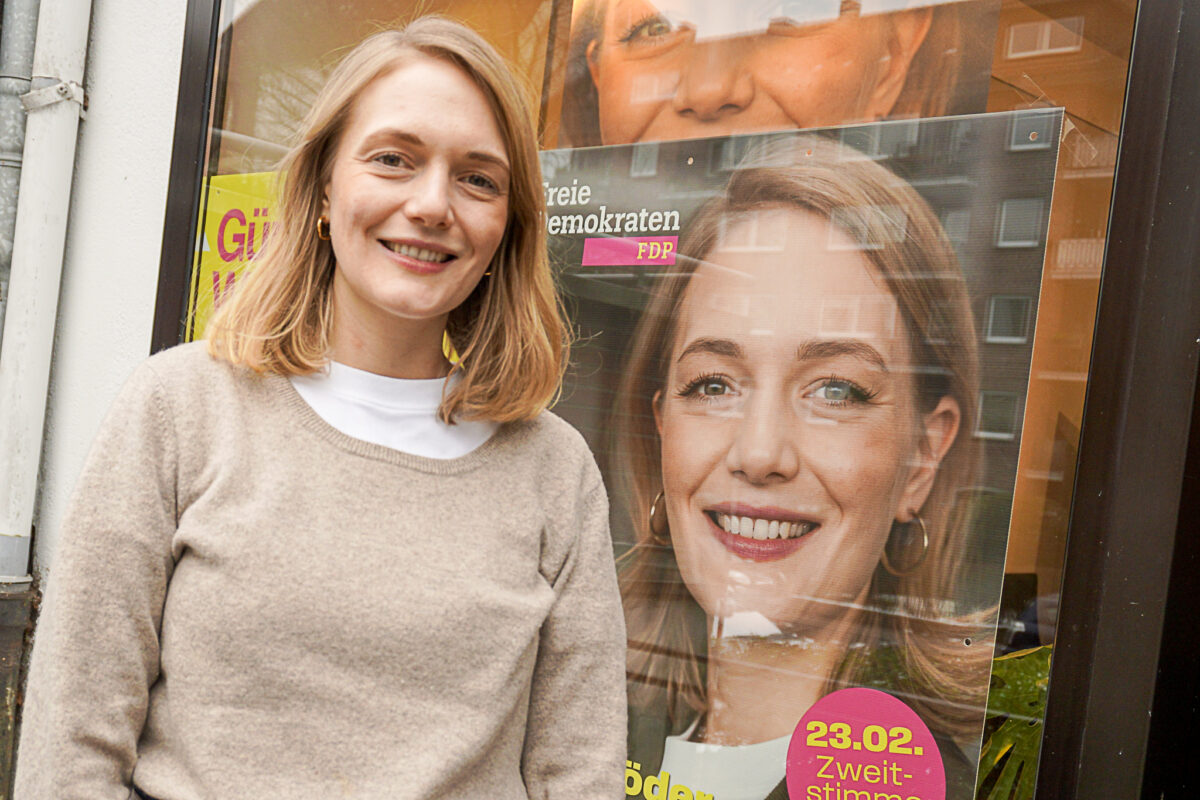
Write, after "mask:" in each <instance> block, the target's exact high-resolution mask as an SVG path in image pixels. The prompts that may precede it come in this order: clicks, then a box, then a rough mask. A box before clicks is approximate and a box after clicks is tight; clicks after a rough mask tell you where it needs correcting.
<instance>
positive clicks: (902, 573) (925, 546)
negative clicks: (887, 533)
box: [879, 511, 929, 578]
mask: <svg viewBox="0 0 1200 800" xmlns="http://www.w3.org/2000/svg"><path fill="white" fill-rule="evenodd" d="M914 522H915V523H916V524H917V527H918V528H920V529H921V554H920V555H919V556H917V560H916V561H914V562H913V563H912V564H907V565H905V566H904V567H903V568H902V569H897V568H896V567H895V566H894V565H893V564H892V560H891V559H890V558H888V552H887V544H884V546H883V552H882V553H881V554H880V556H879V562H880V563H881V564H883V568H884V569H886V570H887V571H888V574H889V575H894V576H896V577H897V578H907V577H908V576H909V575H912V574H913V573H914V572H916V571H917V570H918V569H920V568H921V565H922V564H924V563H925V556H927V555H929V529H928V528H927V527H925V520H923V519H921V515H920V514H918V513H917V512H915V511H914V512H913V518H912V519H911V520H910V521H909V522H906V523H904V527H906V528H910V527H911V526H912V524H913V523H914ZM888 538H889V541H890V540H891V537H888Z"/></svg>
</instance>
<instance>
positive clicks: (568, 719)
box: [16, 18, 625, 800]
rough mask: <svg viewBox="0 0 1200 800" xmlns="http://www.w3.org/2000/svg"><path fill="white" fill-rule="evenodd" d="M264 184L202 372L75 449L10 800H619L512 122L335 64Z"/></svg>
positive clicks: (461, 80) (572, 446)
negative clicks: (256, 220)
mask: <svg viewBox="0 0 1200 800" xmlns="http://www.w3.org/2000/svg"><path fill="white" fill-rule="evenodd" d="M281 174H282V176H283V177H282V186H281V199H280V203H281V209H282V215H281V216H282V220H281V223H280V225H279V227H278V228H277V229H276V232H275V235H274V238H273V239H272V240H271V243H270V247H269V249H268V250H267V251H266V252H264V253H263V254H262V256H261V257H260V258H259V259H258V260H257V261H256V264H255V267H254V271H253V274H252V275H250V276H249V277H248V279H247V280H246V281H245V284H244V286H242V287H241V288H240V289H239V292H238V294H237V295H236V296H235V297H233V298H232V299H231V300H230V301H229V302H228V303H227V304H226V305H225V306H224V307H223V308H222V309H221V312H220V314H219V316H218V317H217V318H216V319H215V321H214V323H213V325H212V328H211V338H210V339H209V341H208V342H207V344H204V343H199V344H195V345H187V346H183V347H179V348H175V349H173V350H170V351H167V352H165V353H162V354H159V355H157V356H155V357H153V358H151V359H150V360H149V361H148V362H147V363H146V364H144V365H143V366H142V367H141V368H140V369H139V370H138V371H137V372H136V373H135V374H134V376H133V378H132V379H131V380H130V382H129V383H128V385H127V386H126V387H125V389H124V391H123V392H122V394H121V396H120V398H119V399H118V401H117V403H116V406H115V408H114V409H113V411H112V412H111V414H110V416H109V418H108V419H107V421H106V422H105V424H104V427H103V429H102V431H101V433H100V435H99V437H98V440H97V442H96V444H95V446H94V448H93V451H92V453H91V456H90V458H89V460H88V463H87V466H86V468H85V470H84V472H83V475H82V477H81V479H80V483H79V487H78V489H77V493H76V496H75V499H74V503H73V506H72V509H71V511H70V513H69V514H68V517H67V520H66V522H65V527H66V529H65V531H64V534H63V542H62V545H61V547H60V549H59V551H58V553H57V555H56V560H55V563H54V569H53V572H52V574H51V576H50V578H49V588H48V591H47V596H46V601H45V606H44V610H43V613H42V618H41V621H40V625H39V630H38V632H37V639H36V643H35V647H34V653H33V663H32V674H31V677H30V681H29V690H28V698H27V703H26V709H25V716H24V730H23V736H22V741H21V752H20V761H19V764H18V772H17V784H16V785H17V789H16V792H17V797H20V798H26V799H27V800H34V798H39V799H43V798H56V800H59V799H62V800H66V799H67V798H88V800H101V799H104V800H108V799H109V798H111V800H126V798H128V797H130V796H131V795H130V793H131V791H132V792H134V793H135V794H136V796H137V797H140V798H154V799H155V800H200V798H238V797H246V798H251V797H252V798H256V800H268V799H269V798H281V799H282V798H289V800H293V799H294V798H300V797H311V798H316V797H348V798H382V797H386V798H478V797H489V798H514V799H515V798H519V799H520V800H525V799H526V798H559V797H561V798H582V797H590V798H602V797H603V798H610V797H613V796H616V795H617V793H618V792H619V789H620V784H621V777H622V770H621V761H622V758H623V755H624V753H623V748H624V713H625V712H624V707H625V705H624V704H625V697H624V686H623V663H622V656H621V651H622V642H623V631H622V624H621V614H620V608H619V598H618V594H617V585H616V579H615V573H614V569H613V565H612V550H611V543H610V539H609V535H608V528H607V519H608V512H607V500H606V496H605V490H604V486H603V484H602V483H601V480H600V476H599V473H598V471H597V469H596V467H595V464H594V462H593V460H592V457H591V455H590V454H589V452H588V450H587V448H586V446H585V445H584V443H583V440H582V438H581V437H580V436H579V435H578V434H577V433H576V432H575V431H574V430H572V429H571V428H569V427H568V426H567V425H566V424H565V423H563V422H562V421H560V420H559V419H557V418H556V417H554V416H553V415H551V414H550V413H549V412H547V411H546V410H545V408H546V406H547V405H548V404H549V403H550V402H551V400H552V399H553V398H554V396H555V393H556V391H557V388H558V386H559V380H560V376H561V372H562V369H563V365H564V363H565V359H566V355H567V338H568V337H567V333H566V329H565V327H564V323H563V319H562V316H561V312H560V307H559V304H558V301H557V299H556V296H555V294H554V290H553V286H552V282H551V277H550V273H549V269H548V266H547V261H546V256H545V246H544V245H545V242H544V232H543V226H542V224H541V221H540V215H541V214H542V202H543V201H542V192H541V189H540V182H541V179H540V177H539V170H538V162H537V151H536V145H535V142H534V134H533V129H532V127H531V114H530V109H529V107H528V105H527V103H526V100H525V99H524V96H523V94H522V92H521V91H520V89H519V88H518V85H517V84H516V82H515V80H514V78H513V77H512V75H511V73H510V72H509V71H508V69H507V67H506V66H505V65H504V63H503V61H502V60H501V58H500V57H499V56H498V55H497V54H496V53H495V52H494V50H493V49H492V48H491V47H490V46H489V45H487V44H486V43H485V42H484V41H483V40H482V39H481V38H480V37H478V36H477V35H476V34H474V33H472V32H471V31H469V30H468V29H466V28H464V27H462V26H460V25H457V24H455V23H452V22H449V21H446V20H444V19H439V18H423V19H421V20H418V21H416V22H414V23H412V24H411V25H409V26H408V27H406V28H405V29H403V30H399V31H390V32H384V33H380V34H378V35H376V36H373V37H371V38H370V39H368V40H366V41H365V42H364V43H362V44H361V45H360V46H359V47H358V48H357V49H355V50H354V51H353V52H352V53H350V54H349V55H348V56H347V57H346V58H345V60H344V61H343V62H342V63H341V65H340V66H339V67H338V68H337V69H336V70H335V71H334V73H333V75H332V77H331V78H330V80H329V83H328V85H327V86H326V87H325V88H324V90H323V91H322V92H321V94H320V95H319V97H318V98H317V100H316V102H315V104H314V106H313V108H312V111H311V113H310V114H309V116H308V118H307V120H306V121H305V123H304V125H303V129H302V131H301V133H300V135H299V138H298V142H297V144H296V146H295V147H294V149H293V150H292V151H291V153H290V154H289V155H288V157H287V158H286V159H285V161H284V163H283V164H282V165H281ZM447 353H449V354H450V357H448V356H447V355H446V354H447Z"/></svg>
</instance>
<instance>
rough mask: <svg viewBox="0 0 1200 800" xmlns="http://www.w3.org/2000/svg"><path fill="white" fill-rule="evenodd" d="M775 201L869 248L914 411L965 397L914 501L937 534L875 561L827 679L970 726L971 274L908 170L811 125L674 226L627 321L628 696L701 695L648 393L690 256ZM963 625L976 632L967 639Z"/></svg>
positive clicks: (685, 705)
mask: <svg viewBox="0 0 1200 800" xmlns="http://www.w3.org/2000/svg"><path fill="white" fill-rule="evenodd" d="M771 208H795V209H801V210H804V211H807V212H809V213H811V214H815V215H817V216H819V217H821V218H823V219H825V220H828V221H829V222H830V223H831V224H832V225H835V226H837V227H838V228H840V229H842V230H843V231H845V232H846V233H847V234H848V235H849V236H850V238H851V240H852V241H855V242H858V243H860V244H861V246H862V249H861V250H860V252H861V253H862V255H863V257H864V258H866V259H867V260H868V262H869V263H870V264H871V265H872V266H873V267H874V269H875V270H876V272H877V273H878V275H879V276H880V278H881V279H882V280H883V281H884V282H885V284H886V285H887V287H888V289H889V290H890V292H891V294H892V296H893V297H894V298H895V300H896V305H897V306H898V309H899V314H900V317H901V319H902V321H903V325H904V329H905V332H906V333H907V338H908V342H909V347H910V350H911V353H912V363H913V365H914V368H915V369H914V376H913V377H914V385H915V394H916V400H917V402H916V406H917V409H916V411H917V413H918V415H923V414H926V413H929V412H930V411H932V410H933V409H934V407H936V406H937V404H938V402H939V401H940V400H941V399H942V398H943V397H946V396H949V397H952V398H954V399H955V400H956V401H957V402H958V406H959V409H960V413H961V419H960V424H959V427H958V432H957V435H956V438H955V440H954V442H953V443H952V444H951V446H950V448H949V450H948V451H947V453H946V455H945V456H944V457H943V459H942V461H941V463H940V465H939V468H938V472H937V477H936V478H935V481H934V484H933V487H932V490H931V491H930V494H929V497H928V499H927V500H926V502H925V504H924V506H923V507H922V508H921V509H920V514H921V517H922V518H923V520H924V522H925V525H926V528H927V531H928V536H929V545H928V548H927V550H926V552H925V554H924V559H923V561H921V562H920V565H919V566H918V567H917V568H915V569H914V570H913V571H912V572H911V573H909V574H905V575H903V576H901V577H897V576H896V575H894V574H891V573H889V572H888V571H887V569H886V568H884V567H883V565H882V561H881V563H880V564H879V565H878V566H877V568H876V569H875V572H874V575H873V576H872V579H871V586H870V590H869V599H868V601H867V607H868V608H869V609H874V610H873V611H870V612H868V613H866V614H864V615H863V617H862V623H861V624H860V625H859V627H858V630H857V631H855V633H854V634H853V636H854V638H853V640H852V641H854V642H855V643H857V645H858V646H857V647H851V648H850V649H849V650H848V651H847V657H846V658H845V659H844V660H843V662H842V664H841V666H840V668H839V669H838V670H837V672H836V673H835V674H834V675H832V676H830V678H829V681H828V683H827V690H832V689H833V688H836V687H838V686H840V685H846V684H851V683H856V682H875V681H876V678H878V677H880V676H879V674H878V673H880V672H882V673H884V674H883V676H882V677H884V678H886V679H887V683H886V684H885V685H886V686H887V687H888V688H892V689H893V690H897V691H901V692H904V693H905V694H908V695H910V697H908V698H906V699H907V700H908V701H909V702H910V703H911V704H912V705H913V706H914V707H916V708H917V709H918V710H920V711H922V712H923V714H924V716H925V717H926V719H927V720H929V721H930V723H931V726H932V727H934V728H937V729H941V730H943V731H946V732H949V733H954V734H958V733H964V732H969V731H971V730H972V729H973V728H974V729H976V730H977V728H978V725H979V723H980V721H981V714H982V706H983V702H984V700H985V698H986V691H987V675H988V672H987V670H988V668H989V665H990V662H991V655H992V652H991V647H990V646H989V645H988V643H987V642H988V635H987V627H986V624H985V623H986V622H987V620H988V619H989V618H990V616H991V612H990V611H986V612H976V613H972V612H971V611H970V610H966V609H963V608H962V607H961V606H962V605H963V604H962V603H961V601H960V599H959V594H958V591H957V588H956V579H957V576H958V573H959V571H960V566H961V564H962V563H963V559H964V555H965V554H966V552H965V551H966V545H967V542H966V528H967V523H968V520H967V519H966V518H965V513H964V512H965V509H963V508H962V507H961V506H959V507H956V503H955V501H956V499H957V498H956V494H957V492H958V490H959V489H960V488H961V487H965V486H971V485H972V483H973V479H974V475H975V472H976V469H977V462H978V458H979V455H978V450H977V445H976V442H975V439H974V437H973V436H972V431H973V430H974V425H975V402H976V401H975V398H976V397H977V387H978V383H979V378H978V355H977V347H976V340H975V336H976V334H975V324H974V318H973V316H972V314H971V308H970V305H969V302H968V296H967V291H966V285H965V281H964V278H963V274H962V271H961V269H960V268H959V266H958V261H957V258H956V256H955V254H954V250H953V248H952V246H951V245H950V243H949V241H948V239H947V238H946V235H945V232H944V231H943V230H942V227H941V224H940V223H939V222H938V219H937V217H936V216H935V215H934V213H933V211H932V210H931V209H930V208H929V206H928V205H927V204H926V202H925V201H924V199H922V198H921V196H920V195H919V194H917V192H916V191H915V190H913V188H912V187H911V186H909V184H908V183H907V182H906V181H904V180H903V179H901V178H899V177H897V176H896V175H894V174H893V173H892V172H890V171H889V170H887V169H886V168H885V167H883V166H881V165H879V164H876V163H874V162H873V161H871V160H870V159H868V158H866V157H865V156H863V155H861V154H860V153H857V152H856V151H854V150H851V149H849V148H846V147H844V146H842V145H840V144H837V143H835V142H833V141H831V140H828V139H824V138H820V137H816V136H799V137H796V136H790V137H789V138H787V139H786V140H782V141H777V142H775V143H773V144H772V145H771V146H768V147H767V148H765V149H764V150H762V151H760V152H758V153H752V154H751V155H750V156H749V157H748V159H747V162H746V163H744V164H743V165H742V166H741V167H739V168H738V169H737V170H735V171H734V173H733V175H732V177H731V179H730V181H729V183H728V185H727V187H726V188H725V190H724V192H723V193H722V194H721V195H720V196H719V197H717V198H715V199H713V200H710V201H709V202H708V203H707V204H706V205H705V206H703V207H701V209H700V210H699V211H698V212H697V214H696V216H695V217H694V218H693V219H692V220H691V222H690V223H689V225H688V229H687V231H686V232H685V234H684V236H683V238H682V239H681V241H680V246H679V252H680V255H681V256H682V257H681V258H680V259H678V261H677V264H676V267H675V269H674V270H673V272H672V273H671V274H670V275H669V276H667V277H666V278H664V279H662V280H661V281H660V282H659V283H658V284H657V285H656V286H655V288H654V289H653V293H652V296H651V299H650V303H649V305H648V307H647V309H646V311H645V313H644V314H643V316H642V318H641V321H640V323H639V325H638V328H637V331H636V333H635V334H634V342H633V345H632V348H631V355H630V360H629V363H628V364H627V367H626V369H625V371H624V375H625V377H624V380H623V383H622V385H621V387H620V390H619V394H618V397H619V400H618V403H619V405H618V408H617V409H616V410H615V414H614V420H613V429H614V435H615V437H616V441H615V450H616V452H617V454H618V455H617V458H618V459H619V463H620V466H621V468H620V469H619V470H618V473H619V474H620V475H621V477H622V478H623V479H624V480H625V481H626V485H624V486H623V487H622V489H623V493H624V495H625V497H626V498H627V499H628V503H629V510H630V516H631V521H632V524H633V527H634V530H635V531H636V543H635V544H634V546H633V548H632V549H631V550H630V551H628V552H627V553H626V554H625V556H624V560H623V562H622V565H621V566H622V569H621V573H620V578H621V592H622V598H623V601H624V604H625V611H626V625H627V629H628V635H629V655H628V671H629V675H630V680H631V689H630V697H631V702H632V703H633V704H634V705H635V706H640V707H646V708H650V707H654V706H656V705H659V704H665V705H666V708H667V710H668V714H669V716H670V717H671V719H672V721H673V725H674V726H675V727H676V728H678V727H681V726H682V725H683V724H684V723H686V721H687V718H688V716H690V715H692V714H694V713H695V712H697V711H703V710H704V709H705V708H706V703H707V701H706V697H705V695H706V687H705V678H704V675H705V667H704V664H705V662H706V650H705V648H706V646H707V645H706V642H707V637H708V631H707V629H706V618H705V616H704V612H703V611H702V610H701V609H700V607H699V605H698V604H697V603H696V601H695V600H694V599H693V598H692V596H691V594H690V592H689V591H688V588H687V586H686V585H685V583H684V581H683V578H682V577H681V575H680V573H679V568H678V566H677V564H676V562H675V557H674V551H673V550H672V549H671V548H669V547H663V546H661V545H659V544H656V543H655V540H654V536H653V535H652V532H651V530H650V522H649V518H650V507H651V504H652V503H653V501H654V498H655V497H656V495H657V494H658V492H659V491H660V490H661V488H662V485H663V484H662V468H663V464H662V453H661V442H660V439H659V436H658V432H657V429H656V426H655V422H654V414H653V403H654V397H655V396H656V393H661V392H662V391H663V389H664V387H665V385H666V379H667V370H668V365H669V360H670V354H671V350H672V347H673V346H674V342H675V336H676V323H677V320H678V317H679V306H680V304H681V302H682V300H683V297H684V294H685V292H686V290H687V287H688V283H689V281H690V279H691V275H692V273H693V271H694V270H695V268H696V266H697V263H698V262H699V261H700V260H703V259H704V258H706V257H707V256H708V255H709V254H710V253H711V252H712V250H713V248H714V247H715V246H716V245H717V242H718V240H719V237H720V235H721V231H722V230H723V229H725V228H726V227H727V226H728V225H730V224H731V223H736V222H737V221H738V220H739V219H744V218H745V217H746V216H747V215H749V214H753V213H754V212H756V211H758V210H762V209H771ZM915 422H917V421H915ZM898 435H900V434H899V433H898ZM896 533H898V532H897V531H893V536H892V537H891V541H890V542H889V545H888V551H889V556H890V558H891V559H892V561H893V563H898V564H900V565H901V568H903V565H906V564H911V563H913V562H915V561H916V560H917V558H918V555H919V554H914V553H913V552H912V551H911V549H910V551H909V552H907V553H905V552H904V550H905V543H904V537H903V536H897V535H895V534H896ZM897 542H899V546H897V544H896V543H897ZM909 547H910V548H911V545H909ZM918 547H919V545H918ZM965 639H969V640H973V641H972V642H970V644H969V645H967V644H964V640H965Z"/></svg>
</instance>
